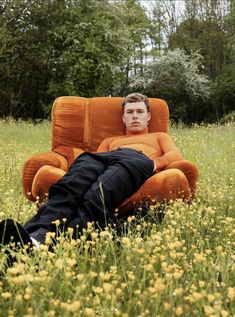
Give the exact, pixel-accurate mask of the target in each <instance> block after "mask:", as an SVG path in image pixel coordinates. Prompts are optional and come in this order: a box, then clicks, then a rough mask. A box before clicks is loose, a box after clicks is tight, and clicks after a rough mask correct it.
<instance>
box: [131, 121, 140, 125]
mask: <svg viewBox="0 0 235 317" xmlns="http://www.w3.org/2000/svg"><path fill="white" fill-rule="evenodd" d="M139 124H140V123H139V122H137V121H135V122H132V123H131V125H139Z"/></svg>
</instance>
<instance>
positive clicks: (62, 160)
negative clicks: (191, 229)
mask: <svg viewBox="0 0 235 317" xmlns="http://www.w3.org/2000/svg"><path fill="white" fill-rule="evenodd" d="M122 100H123V99H122V98H120V97H96V98H82V97H72V96H67V97H59V98H57V99H56V100H55V101H54V104H53V107H52V138H51V141H52V142H51V151H50V152H46V153H42V154H38V155H34V156H32V157H30V158H29V159H28V160H27V161H26V163H25V165H24V168H23V175H22V183H23V192H24V194H25V196H26V197H27V198H28V199H29V200H31V201H35V200H36V199H39V200H42V199H43V198H44V197H45V194H46V193H48V190H49V188H50V186H51V185H52V184H53V183H55V182H56V181H58V180H59V179H60V178H61V177H62V176H63V175H64V174H65V172H66V171H67V170H68V168H69V166H70V165H71V164H72V162H73V161H74V159H75V158H76V157H77V156H78V155H80V154H81V153H82V152H83V151H88V152H92V151H96V150H97V148H98V146H99V144H100V143H101V141H102V140H103V139H104V138H106V137H111V136H118V135H123V134H125V129H124V125H123V122H122V119H121V117H122V109H121V102H122ZM149 100H150V111H151V120H150V122H149V127H148V128H149V132H150V133H151V132H168V121H169V112H168V106H167V104H166V102H165V101H163V100H161V99H155V98H149ZM197 181H198V169H197V167H196V166H195V165H194V164H193V163H192V162H190V161H186V160H180V161H176V162H174V163H171V164H169V166H167V167H166V169H165V170H163V171H161V172H159V173H157V174H155V175H154V176H152V177H151V178H150V179H148V180H147V181H146V182H145V183H144V184H143V186H141V188H140V189H139V190H138V191H137V193H135V194H134V195H132V197H130V198H129V199H127V200H126V201H124V202H123V204H122V205H121V206H120V208H119V211H120V213H122V212H125V211H126V210H128V209H129V208H132V206H133V204H135V203H138V202H139V201H143V200H148V201H149V202H151V201H152V200H153V199H156V200H163V199H167V200H169V199H176V198H183V199H185V200H189V199H190V198H192V197H194V195H195V192H196V190H197Z"/></svg>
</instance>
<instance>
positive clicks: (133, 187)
mask: <svg viewBox="0 0 235 317" xmlns="http://www.w3.org/2000/svg"><path fill="white" fill-rule="evenodd" d="M152 174H153V161H152V160H150V159H149V158H148V157H146V156H145V155H144V154H141V153H139V152H137V151H133V150H129V149H121V150H120V151H113V152H111V153H110V157H109V161H108V168H107V169H106V170H105V171H104V172H103V173H102V174H101V175H100V176H99V177H98V178H97V180H96V181H95V182H94V183H93V185H92V186H91V187H90V189H89V190H88V191H87V192H86V194H85V196H84V198H83V201H82V203H81V204H80V205H79V206H78V208H77V214H78V217H76V218H74V219H73V220H72V221H71V222H70V223H68V226H69V227H72V228H75V227H76V226H77V225H78V226H79V218H80V216H79V215H80V214H90V215H91V218H92V219H93V221H95V222H97V223H98V224H99V226H100V227H104V226H105V225H106V221H107V219H108V217H109V215H110V214H112V212H113V211H114V209H115V208H117V207H119V206H120V204H121V203H122V202H123V201H124V200H125V199H126V198H128V197H130V196H131V195H132V194H133V193H135V192H136V191H137V190H138V189H139V187H140V186H141V185H142V184H143V183H144V182H145V181H146V180H147V179H148V178H149V177H150V176H151V175H152Z"/></svg>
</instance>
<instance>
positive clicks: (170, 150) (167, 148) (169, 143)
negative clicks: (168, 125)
mask: <svg viewBox="0 0 235 317" xmlns="http://www.w3.org/2000/svg"><path fill="white" fill-rule="evenodd" d="M119 147H126V148H132V149H135V150H139V151H142V152H143V153H144V154H145V155H146V156H148V157H149V158H150V159H152V160H153V161H154V162H155V166H156V171H157V172H158V171H161V170H162V169H164V168H165V167H166V166H167V165H168V164H170V163H172V162H175V161H179V160H182V159H183V156H182V154H181V153H180V151H179V149H178V148H177V147H176V146H175V144H174V142H173V140H172V139H171V137H170V136H169V135H168V134H167V133H164V132H155V133H148V132H144V133H141V134H127V135H123V136H117V137H110V138H106V139H104V140H103V141H102V142H101V144H100V146H99V147H98V149H97V152H110V151H113V150H116V149H117V148H119Z"/></svg>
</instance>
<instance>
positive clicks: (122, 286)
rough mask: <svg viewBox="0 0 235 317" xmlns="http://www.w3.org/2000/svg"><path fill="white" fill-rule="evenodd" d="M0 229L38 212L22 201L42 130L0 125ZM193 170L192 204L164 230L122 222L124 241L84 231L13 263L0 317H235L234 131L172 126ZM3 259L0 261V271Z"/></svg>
mask: <svg viewBox="0 0 235 317" xmlns="http://www.w3.org/2000/svg"><path fill="white" fill-rule="evenodd" d="M0 133H1V139H0V149H1V151H0V220H2V219H3V218H5V217H13V218H14V219H16V220H19V221H20V222H21V223H24V222H25V221H27V220H28V219H29V218H30V217H31V216H32V215H33V214H34V213H35V212H36V206H35V205H34V204H31V203H29V202H28V201H27V200H26V199H25V198H24V197H23V194H22V192H21V190H22V189H21V170H22V166H23V164H24V161H25V160H26V158H27V157H29V156H31V155H32V154H34V153H39V152H43V151H47V150H49V149H50V125H49V123H48V122H44V123H42V124H39V125H36V126H34V125H33V124H30V123H24V122H21V123H19V122H18V123H15V122H14V121H9V122H4V121H0ZM171 135H172V136H173V139H174V140H175V143H176V144H177V146H178V147H179V148H180V149H181V151H182V152H183V154H184V157H185V158H187V159H189V160H192V161H193V162H195V163H196V164H197V166H198V168H199V170H200V182H199V191H198V194H197V198H196V199H195V200H194V202H193V203H192V204H190V205H187V204H184V203H183V202H182V201H176V202H174V203H169V204H168V206H167V212H166V216H165V218H164V220H163V222H162V223H161V224H159V223H157V222H156V221H155V217H154V216H155V213H156V211H155V208H156V206H150V210H149V216H148V217H143V218H141V212H139V213H138V214H137V216H136V217H138V219H139V218H140V220H138V222H137V220H136V219H135V218H134V217H129V218H128V219H127V221H126V222H125V223H124V225H123V235H116V233H115V231H111V230H108V229H107V230H104V231H102V232H101V233H98V232H95V231H94V230H93V231H92V228H91V229H89V230H91V237H92V240H90V241H87V240H86V238H85V234H84V236H82V237H81V239H80V240H79V241H75V240H71V238H70V233H67V235H66V236H61V238H60V241H59V243H58V244H57V246H56V250H55V252H53V253H52V252H50V251H49V250H48V246H47V245H45V246H43V247H42V251H41V252H38V251H36V250H35V251H34V254H33V256H30V257H29V256H28V255H27V254H26V253H25V252H20V253H18V254H17V257H18V261H17V262H16V263H15V265H14V266H13V267H12V268H8V269H7V271H6V273H5V274H4V275H3V276H2V277H1V279H0V316H4V317H5V316H8V317H12V316H17V317H20V316H25V317H26V316H27V317H30V316H40V317H41V316H42V317H46V316H48V317H49V316H105V317H106V316H107V317H110V316H122V317H127V316H134V317H135V316H141V317H143V316H160V317H162V316H168V317H169V316H210V317H214V316H216V317H217V316H221V317H227V316H235V253H234V250H235V217H234V216H235V195H234V194H235V186H234V185H235V184H234V182H235V142H234V140H235V127H234V126H232V125H230V126H216V125H213V126H194V127H193V128H187V127H182V126H178V127H172V128H171ZM4 260H5V255H4V254H3V253H1V254H0V269H1V270H2V269H3V267H4V264H3V263H4Z"/></svg>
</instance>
